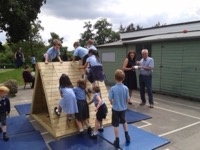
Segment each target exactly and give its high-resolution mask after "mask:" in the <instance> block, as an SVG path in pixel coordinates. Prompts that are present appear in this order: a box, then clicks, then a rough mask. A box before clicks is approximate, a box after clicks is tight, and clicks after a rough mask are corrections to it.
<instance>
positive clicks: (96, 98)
mask: <svg viewBox="0 0 200 150" xmlns="http://www.w3.org/2000/svg"><path fill="white" fill-rule="evenodd" d="M92 92H93V93H94V95H93V98H92V100H91V101H90V102H89V103H88V104H91V103H94V105H95V107H96V109H95V112H96V120H95V127H94V131H93V133H92V134H91V138H93V139H97V134H98V131H99V132H103V123H102V121H103V119H105V118H106V116H107V113H108V109H107V106H106V104H105V102H104V101H103V100H102V98H101V94H100V87H99V86H98V85H95V86H93V88H92Z"/></svg>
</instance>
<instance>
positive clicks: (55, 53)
mask: <svg viewBox="0 0 200 150" xmlns="http://www.w3.org/2000/svg"><path fill="white" fill-rule="evenodd" d="M60 47H61V42H60V41H59V40H57V39H54V40H53V46H52V47H50V48H49V49H48V50H47V52H46V53H45V54H44V55H43V58H42V61H44V62H45V64H48V62H49V61H52V60H53V59H54V58H56V57H57V59H58V60H59V61H60V63H62V62H63V61H62V60H61V58H60Z"/></svg>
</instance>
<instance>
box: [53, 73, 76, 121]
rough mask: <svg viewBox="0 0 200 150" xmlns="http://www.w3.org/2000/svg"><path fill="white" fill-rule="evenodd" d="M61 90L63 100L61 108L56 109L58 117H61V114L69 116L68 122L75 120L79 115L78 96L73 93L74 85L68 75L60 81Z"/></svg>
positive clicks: (62, 76)
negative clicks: (75, 115) (76, 114)
mask: <svg viewBox="0 0 200 150" xmlns="http://www.w3.org/2000/svg"><path fill="white" fill-rule="evenodd" d="M59 82H60V83H59V84H60V85H59V89H60V94H61V97H62V98H61V100H60V101H59V106H58V107H55V108H54V111H55V113H56V115H57V116H60V115H61V112H62V111H63V112H65V113H66V114H67V118H68V120H71V119H73V118H74V117H73V115H74V114H75V113H78V107H77V103H76V96H75V94H74V91H73V86H72V83H71V81H70V79H69V77H68V76H67V75H66V74H62V75H61V77H60V80H59Z"/></svg>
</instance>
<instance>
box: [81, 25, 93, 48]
mask: <svg viewBox="0 0 200 150" xmlns="http://www.w3.org/2000/svg"><path fill="white" fill-rule="evenodd" d="M84 24H85V25H84V26H83V28H85V29H86V31H84V32H83V33H81V38H80V39H79V42H80V45H81V46H85V44H86V42H87V41H88V40H89V39H93V38H94V33H92V32H93V30H92V24H91V22H90V21H88V22H84Z"/></svg>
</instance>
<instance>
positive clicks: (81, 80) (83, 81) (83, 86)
mask: <svg viewBox="0 0 200 150" xmlns="http://www.w3.org/2000/svg"><path fill="white" fill-rule="evenodd" d="M77 86H78V87H80V88H82V89H86V82H85V80H84V79H79V80H78V81H77Z"/></svg>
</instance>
